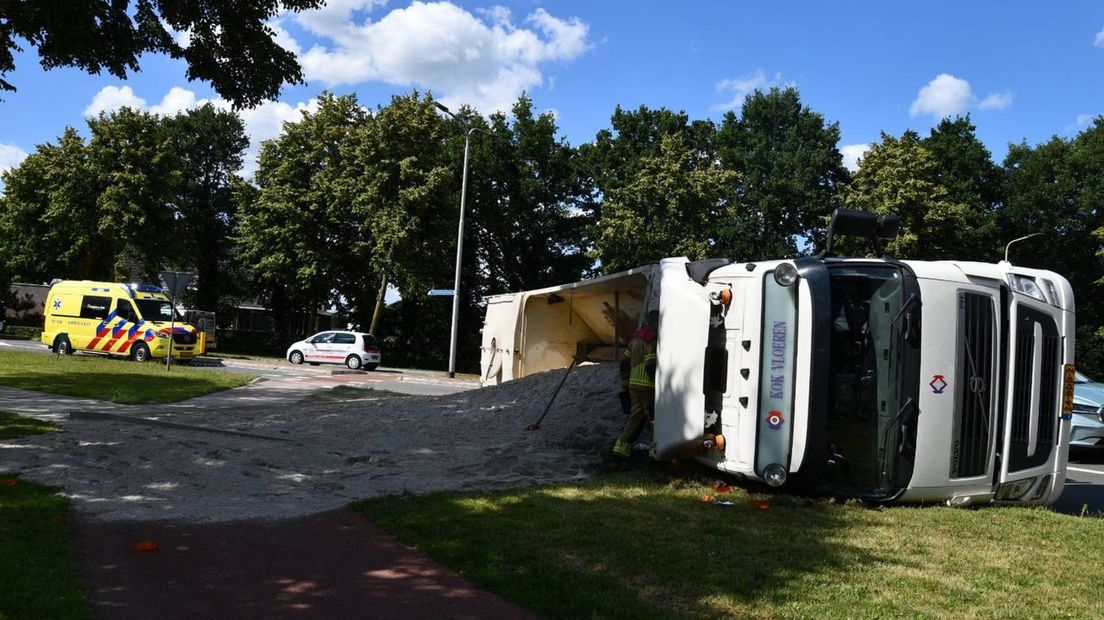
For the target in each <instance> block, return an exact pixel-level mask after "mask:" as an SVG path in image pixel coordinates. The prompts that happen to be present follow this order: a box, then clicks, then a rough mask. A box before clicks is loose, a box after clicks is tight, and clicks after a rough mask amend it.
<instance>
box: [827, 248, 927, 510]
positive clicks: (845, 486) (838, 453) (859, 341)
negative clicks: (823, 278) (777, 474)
mask: <svg viewBox="0 0 1104 620" xmlns="http://www.w3.org/2000/svg"><path fill="white" fill-rule="evenodd" d="M829 275H830V281H831V291H832V306H831V311H832V315H831V316H832V334H831V344H830V359H831V361H830V365H829V367H830V368H831V373H832V380H831V381H830V382H829V404H828V420H827V428H826V431H827V440H828V449H829V460H828V463H829V465H828V471H827V475H826V476H825V478H824V486H825V490H826V491H827V492H830V493H838V494H846V495H852V496H858V497H868V498H871V499H879V498H885V497H888V496H890V495H892V494H893V493H894V492H895V491H896V489H895V488H894V487H895V486H896V485H895V483H894V480H895V479H896V476H895V471H896V466H897V453H898V451H897V442H898V434H899V430H900V428H901V422H902V419H904V418H906V416H904V415H902V412H903V410H904V409H906V408H909V407H911V406H912V401H911V400H909V399H907V398H905V397H904V394H903V392H904V387H903V377H904V375H903V372H902V371H903V358H904V356H905V355H906V354H908V353H907V349H906V347H905V342H904V339H903V338H902V330H903V329H905V327H904V324H905V321H902V320H900V319H901V316H902V315H903V314H905V313H904V312H902V309H904V310H905V311H908V310H909V308H908V305H911V304H908V305H906V302H905V299H904V295H903V285H902V275H901V272H900V270H899V269H897V268H896V267H893V266H888V265H878V266H872V265H862V266H856V265H840V266H836V267H833V268H831V269H829Z"/></svg>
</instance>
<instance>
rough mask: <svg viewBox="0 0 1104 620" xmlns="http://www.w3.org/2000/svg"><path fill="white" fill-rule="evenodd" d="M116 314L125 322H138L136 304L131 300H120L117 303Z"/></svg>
mask: <svg viewBox="0 0 1104 620" xmlns="http://www.w3.org/2000/svg"><path fill="white" fill-rule="evenodd" d="M115 312H116V313H118V315H119V316H121V317H123V320H126V321H130V322H131V323H137V322H138V314H137V313H136V312H134V304H132V303H130V301H129V300H126V299H120V300H118V301H116V302H115Z"/></svg>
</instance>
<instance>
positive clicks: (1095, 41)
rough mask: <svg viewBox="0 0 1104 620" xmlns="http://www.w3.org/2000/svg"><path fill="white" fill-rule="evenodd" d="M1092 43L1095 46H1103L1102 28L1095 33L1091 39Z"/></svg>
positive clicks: (1103, 34)
mask: <svg viewBox="0 0 1104 620" xmlns="http://www.w3.org/2000/svg"><path fill="white" fill-rule="evenodd" d="M1093 45H1095V46H1097V47H1104V30H1101V31H1100V32H1098V33H1096V38H1095V39H1093Z"/></svg>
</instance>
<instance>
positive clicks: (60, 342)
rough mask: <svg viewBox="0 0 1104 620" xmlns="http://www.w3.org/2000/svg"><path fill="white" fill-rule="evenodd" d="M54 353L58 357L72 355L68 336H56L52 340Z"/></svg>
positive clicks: (71, 345) (71, 346)
mask: <svg viewBox="0 0 1104 620" xmlns="http://www.w3.org/2000/svg"><path fill="white" fill-rule="evenodd" d="M54 353H57V354H58V355H61V354H65V355H72V354H73V344H72V343H70V342H69V336H58V337H57V338H54Z"/></svg>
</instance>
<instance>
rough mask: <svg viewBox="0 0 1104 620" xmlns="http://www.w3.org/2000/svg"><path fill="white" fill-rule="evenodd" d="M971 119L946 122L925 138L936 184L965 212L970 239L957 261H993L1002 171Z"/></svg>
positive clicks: (941, 123)
mask: <svg viewBox="0 0 1104 620" xmlns="http://www.w3.org/2000/svg"><path fill="white" fill-rule="evenodd" d="M975 129H976V128H975V127H974V125H973V123H971V122H970V116H969V115H967V116H965V117H962V116H959V117H955V118H954V119H953V120H952V119H950V118H945V119H943V120H942V121H940V123H939V125H937V126H936V127H934V128H932V130H931V134H930V135H929V136H928V137H926V138H924V140H923V145H924V148H926V149H927V150H928V152H929V153H931V155H932V159H933V160H934V161H935V164H936V167H935V179H934V180H935V181H936V182H938V183H939V184H940V185H941V186H943V187H944V188H946V190H947V199H948V200H950V201H951V202H952V203H955V204H959V205H962V206H963V208H964V209H965V212H964V214H965V217H966V219H967V224H966V226H967V228H968V230H969V232H970V233H971V234H970V239H967V240H965V242H964V244H963V246H962V247H960V248H959V255H958V256H955V257H954V258H957V259H962V260H965V259H971V260H980V261H992V260H993V257H995V256H997V245H998V244H999V241H998V240H997V230H996V217H995V213H996V210H997V209H998V208H999V207H1000V205H1001V201H1002V200H1003V196H1002V192H1003V188H1002V185H1001V184H1002V178H1001V177H1002V171H1001V168H1000V167H999V166H997V165H996V164H995V163H993V159H992V156H991V155H990V154H989V150H988V149H986V148H985V145H984V144H982V143H981V141H980V140H978V138H977V134H976V133H975Z"/></svg>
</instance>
